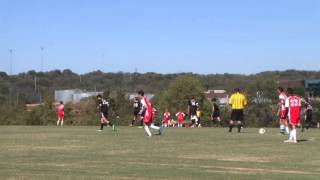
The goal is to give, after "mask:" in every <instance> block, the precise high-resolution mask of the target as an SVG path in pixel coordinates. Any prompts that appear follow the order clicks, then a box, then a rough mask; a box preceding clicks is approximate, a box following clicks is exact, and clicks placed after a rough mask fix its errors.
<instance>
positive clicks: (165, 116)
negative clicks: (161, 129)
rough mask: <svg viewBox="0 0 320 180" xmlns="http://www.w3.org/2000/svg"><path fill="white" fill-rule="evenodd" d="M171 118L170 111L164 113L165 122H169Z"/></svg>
mask: <svg viewBox="0 0 320 180" xmlns="http://www.w3.org/2000/svg"><path fill="white" fill-rule="evenodd" d="M169 118H170V113H169V112H165V113H164V114H163V122H164V123H168V122H169Z"/></svg>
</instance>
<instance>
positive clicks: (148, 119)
mask: <svg viewBox="0 0 320 180" xmlns="http://www.w3.org/2000/svg"><path fill="white" fill-rule="evenodd" d="M138 94H139V99H140V101H141V105H142V108H141V111H140V113H139V114H141V117H142V118H143V127H144V130H145V131H146V132H147V134H148V136H149V137H151V136H152V134H151V132H150V130H149V127H150V128H152V129H156V130H158V133H159V135H161V134H162V128H161V127H157V126H155V125H154V124H153V123H152V120H153V108H152V106H151V103H150V102H149V101H148V99H147V98H146V97H145V96H144V92H143V91H142V90H141V91H139V92H138Z"/></svg>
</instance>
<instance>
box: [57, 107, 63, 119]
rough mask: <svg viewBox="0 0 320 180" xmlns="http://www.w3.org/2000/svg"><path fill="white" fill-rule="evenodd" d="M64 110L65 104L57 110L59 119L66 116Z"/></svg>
mask: <svg viewBox="0 0 320 180" xmlns="http://www.w3.org/2000/svg"><path fill="white" fill-rule="evenodd" d="M63 108H64V106H63V104H59V106H58V108H57V114H58V118H59V119H61V118H63V116H64V112H63Z"/></svg>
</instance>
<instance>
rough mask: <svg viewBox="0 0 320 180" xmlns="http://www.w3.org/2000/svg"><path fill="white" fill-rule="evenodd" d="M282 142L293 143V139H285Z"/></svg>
mask: <svg viewBox="0 0 320 180" xmlns="http://www.w3.org/2000/svg"><path fill="white" fill-rule="evenodd" d="M283 142H284V143H293V141H292V140H291V139H288V140H285V141H283Z"/></svg>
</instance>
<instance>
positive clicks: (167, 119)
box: [162, 109, 171, 128]
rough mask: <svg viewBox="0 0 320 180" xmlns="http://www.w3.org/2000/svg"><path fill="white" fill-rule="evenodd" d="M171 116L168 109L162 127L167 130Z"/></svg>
mask: <svg viewBox="0 0 320 180" xmlns="http://www.w3.org/2000/svg"><path fill="white" fill-rule="evenodd" d="M170 115H171V114H170V112H169V111H168V109H167V110H166V112H165V113H164V114H163V120H162V127H165V128H166V127H168V125H169V119H170Z"/></svg>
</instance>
